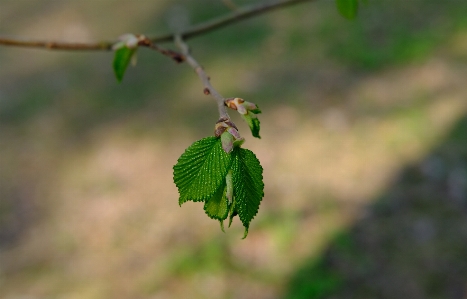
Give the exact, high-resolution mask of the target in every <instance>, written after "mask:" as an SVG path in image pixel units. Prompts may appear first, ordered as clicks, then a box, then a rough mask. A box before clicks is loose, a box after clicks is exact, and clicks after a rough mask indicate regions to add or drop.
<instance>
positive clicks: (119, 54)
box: [113, 47, 137, 82]
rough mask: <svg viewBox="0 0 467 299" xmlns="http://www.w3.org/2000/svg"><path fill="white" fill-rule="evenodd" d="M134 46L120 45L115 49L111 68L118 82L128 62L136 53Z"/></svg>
mask: <svg viewBox="0 0 467 299" xmlns="http://www.w3.org/2000/svg"><path fill="white" fill-rule="evenodd" d="M136 50H137V49H136V48H133V49H131V48H128V47H122V48H119V49H117V50H115V56H114V61H113V68H114V72H115V77H117V80H118V82H121V81H122V79H123V75H124V74H125V71H126V69H127V67H128V64H130V61H131V58H132V57H133V56H134V55H135V53H136Z"/></svg>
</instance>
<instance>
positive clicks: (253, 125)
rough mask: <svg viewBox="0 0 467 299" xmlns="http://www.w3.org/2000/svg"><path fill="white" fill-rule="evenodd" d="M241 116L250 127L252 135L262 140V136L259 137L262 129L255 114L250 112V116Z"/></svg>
mask: <svg viewBox="0 0 467 299" xmlns="http://www.w3.org/2000/svg"><path fill="white" fill-rule="evenodd" d="M241 116H242V118H243V119H244V120H245V121H246V123H247V124H248V126H249V127H250V130H251V134H252V135H253V137H256V138H261V136H259V129H260V123H259V119H258V118H257V117H256V116H255V115H254V114H251V113H250V112H248V114H245V115H243V114H241Z"/></svg>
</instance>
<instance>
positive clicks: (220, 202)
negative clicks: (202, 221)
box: [204, 184, 229, 221]
mask: <svg viewBox="0 0 467 299" xmlns="http://www.w3.org/2000/svg"><path fill="white" fill-rule="evenodd" d="M226 189H227V186H226V184H221V186H220V187H219V188H218V189H217V191H216V193H214V195H213V196H212V197H211V198H209V199H208V200H206V202H205V203H204V211H205V212H206V214H207V215H208V216H209V218H211V219H217V220H219V221H222V220H225V219H226V218H227V215H228V214H229V204H228V201H227V197H226Z"/></svg>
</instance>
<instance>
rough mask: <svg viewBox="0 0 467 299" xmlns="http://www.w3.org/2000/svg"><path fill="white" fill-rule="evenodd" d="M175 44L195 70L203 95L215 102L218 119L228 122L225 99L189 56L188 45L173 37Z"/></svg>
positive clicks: (179, 37)
mask: <svg viewBox="0 0 467 299" xmlns="http://www.w3.org/2000/svg"><path fill="white" fill-rule="evenodd" d="M175 44H176V45H177V47H178V48H179V49H180V50H181V51H182V54H183V56H184V57H185V61H186V62H187V63H188V64H189V65H190V66H191V67H192V68H193V69H194V70H195V72H196V74H197V75H198V77H199V78H200V79H201V81H202V82H203V86H204V90H203V92H204V94H205V95H211V96H212V97H213V98H214V99H215V100H216V102H217V109H218V110H219V119H226V120H229V119H230V117H229V114H228V113H227V107H226V106H225V102H224V101H225V98H224V97H223V96H221V95H220V94H219V93H218V92H217V90H215V89H214V87H212V85H211V82H210V78H209V76H208V75H207V74H206V72H205V71H204V69H203V68H202V67H201V66H200V65H199V63H198V62H197V61H196V60H195V59H194V58H193V56H191V54H190V49H189V48H188V45H187V44H186V43H185V42H184V41H183V39H182V37H181V36H180V35H176V36H175Z"/></svg>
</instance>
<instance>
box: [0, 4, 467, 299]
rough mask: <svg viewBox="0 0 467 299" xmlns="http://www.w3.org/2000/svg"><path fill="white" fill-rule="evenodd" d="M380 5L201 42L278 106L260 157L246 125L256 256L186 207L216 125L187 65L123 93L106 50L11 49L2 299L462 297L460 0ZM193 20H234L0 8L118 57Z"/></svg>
mask: <svg viewBox="0 0 467 299" xmlns="http://www.w3.org/2000/svg"><path fill="white" fill-rule="evenodd" d="M232 2H233V3H235V4H236V5H239V6H240V5H243V4H248V3H252V2H254V1H246V0H243V1H242V0H233V1H232ZM368 2H369V5H368V6H365V7H361V10H360V13H359V16H358V18H357V19H356V20H355V21H348V20H345V19H343V18H342V17H341V16H339V15H338V13H337V10H336V8H335V4H334V1H329V0H321V1H316V2H314V3H305V4H301V5H298V6H295V7H291V8H287V9H282V10H279V11H275V12H272V13H269V14H267V15H262V16H260V17H257V18H254V19H251V20H247V21H243V22H241V23H238V24H236V25H233V26H229V27H228V28H224V29H221V30H217V31H214V32H211V33H208V34H205V35H203V36H200V37H197V38H194V39H192V40H189V41H188V43H189V44H190V46H191V47H192V52H193V55H194V56H195V57H196V58H197V60H198V61H199V62H200V63H201V64H202V65H203V66H204V67H205V69H206V71H207V73H208V74H209V75H210V76H211V78H212V80H211V81H212V83H213V85H214V86H215V87H216V88H217V89H218V90H219V92H220V93H221V94H222V95H224V96H225V97H232V96H235V97H242V98H244V99H246V100H248V101H252V102H255V103H257V104H258V105H259V106H260V107H261V109H262V111H263V114H262V115H260V119H261V124H262V130H261V136H262V139H261V140H258V139H255V138H253V137H252V136H251V135H250V133H249V129H248V127H247V126H246V125H245V124H244V123H242V122H241V119H240V118H239V117H238V115H235V113H231V114H232V117H233V120H234V121H235V122H236V123H237V125H238V127H239V129H240V132H241V133H242V135H243V136H244V137H246V140H247V141H246V143H245V144H244V147H246V148H249V149H251V150H252V151H253V152H255V153H256V155H257V157H258V158H259V160H260V161H261V163H262V165H263V167H264V181H265V197H264V199H263V201H262V204H261V207H260V210H259V213H258V215H257V216H256V217H255V219H254V220H253V221H252V225H251V227H250V232H249V235H248V237H247V238H246V239H245V240H241V237H242V236H243V227H242V226H241V223H240V221H239V220H238V218H236V219H235V220H234V223H233V225H232V227H231V228H230V229H227V230H226V233H223V232H222V231H221V230H220V228H219V224H218V223H217V222H216V221H214V220H211V219H209V218H208V217H207V216H206V215H205V214H204V211H203V207H202V205H201V204H199V203H186V204H184V205H183V206H182V207H179V206H178V193H177V189H176V187H175V185H174V184H173V182H172V167H173V165H174V164H175V163H176V161H177V158H178V157H179V156H180V155H181V154H182V153H183V151H184V149H185V148H186V147H188V146H189V145H190V144H191V143H192V142H194V141H195V140H197V139H200V138H202V137H205V136H209V135H212V134H213V127H214V123H215V122H216V120H217V118H218V115H217V109H216V105H215V103H214V101H213V100H212V98H210V97H207V96H204V95H203V93H202V85H201V83H200V81H199V78H198V77H197V76H196V75H195V74H194V72H193V70H192V69H191V68H190V67H188V66H187V65H185V64H180V65H177V64H175V63H174V62H173V61H171V60H170V59H168V58H167V57H164V56H162V55H160V54H158V53H156V52H152V51H149V50H146V49H140V51H139V57H138V65H137V67H135V68H130V69H129V70H128V71H127V73H126V75H125V78H124V79H123V82H122V83H121V84H118V83H117V82H116V79H115V78H114V75H113V71H112V68H111V63H112V54H111V53H107V52H63V51H62V52H60V51H57V52H52V51H45V50H34V49H22V48H7V47H0V65H1V67H0V298H7V299H19V298H21V299H26V298H27V299H35V298H66V299H72V298H80V299H98V298H117V299H119V298H154V299H162V298H242V299H248V298H260V299H273V298H297V299H301V298H303V299H305V298H411V299H417V298H459V299H465V298H467V103H466V99H467V88H466V82H467V1H464V0H446V1H437V0H411V1H406V0H373V1H372V0H370V1H368ZM183 11H185V12H187V13H188V15H189V18H190V21H191V22H192V23H198V22H202V21H205V20H208V19H210V18H212V17H215V16H219V15H223V14H226V13H228V12H229V11H230V8H229V7H228V6H227V5H225V1H221V0H199V1H181V0H177V1H176V0H172V1H169V0H160V1H133V2H130V1H124V0H114V1H111V0H99V1H88V0H87V1H68V0H67V1H65V0H63V1H56V0H0V34H2V35H11V36H21V37H30V38H36V39H51V40H52V39H53V40H69V41H98V40H103V39H104V40H108V39H110V40H113V39H115V38H116V37H118V36H119V35H121V34H123V33H128V32H132V33H146V34H158V33H165V32H167V31H168V30H169V26H168V25H167V24H168V20H169V18H170V16H171V15H172V16H173V15H174V14H178V13H180V12H183ZM166 46H167V47H172V45H171V44H166Z"/></svg>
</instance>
